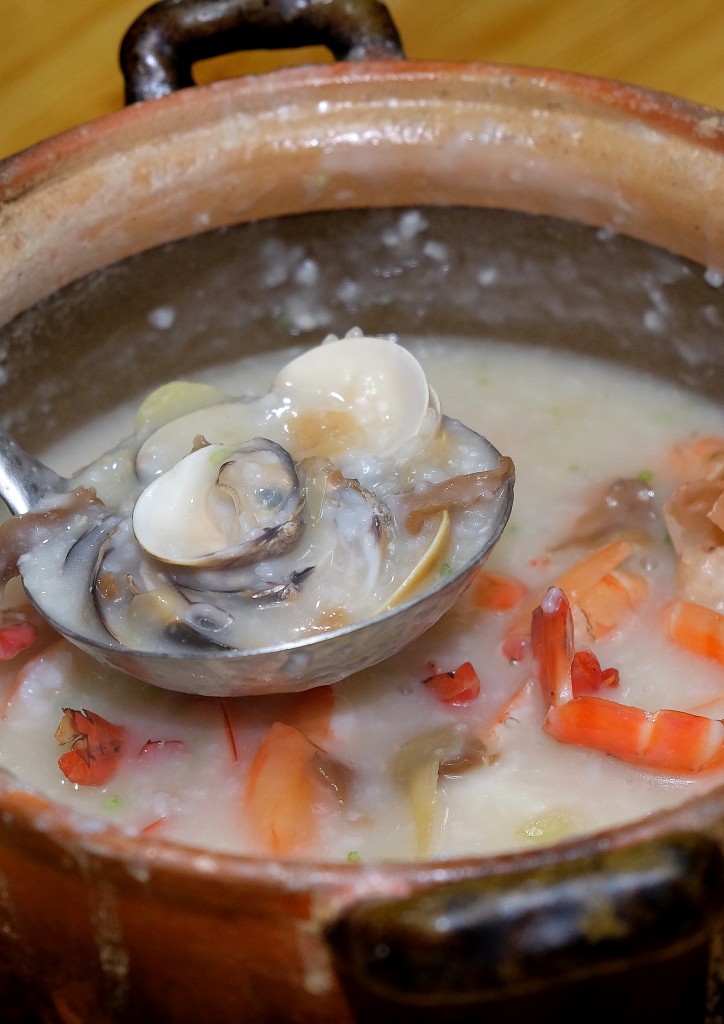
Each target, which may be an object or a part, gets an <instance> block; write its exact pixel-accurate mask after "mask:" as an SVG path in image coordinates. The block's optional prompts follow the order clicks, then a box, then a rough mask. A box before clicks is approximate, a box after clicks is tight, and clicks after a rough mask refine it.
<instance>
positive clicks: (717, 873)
mask: <svg viewBox="0 0 724 1024" xmlns="http://www.w3.org/2000/svg"><path fill="white" fill-rule="evenodd" d="M722 878H723V874H722V855H721V852H720V850H719V847H718V846H717V845H716V844H715V843H714V842H713V841H712V840H709V839H707V838H705V837H703V836H700V835H695V834H693V833H692V834H689V833H677V834H673V835H670V836H667V837H664V838H663V839H661V840H656V841H651V842H648V843H644V844H640V845H636V846H633V847H631V848H628V849H623V850H616V851H612V852H608V853H604V854H601V855H596V856H592V857H587V858H585V859H580V860H572V861H565V860H563V861H560V862H558V863H553V860H552V861H551V863H550V865H548V866H544V867H542V868H540V867H539V868H536V869H533V870H529V871H524V872H516V873H513V874H511V873H503V874H499V875H493V876H488V877H485V878H477V879H475V878H473V879H469V880H463V881H455V882H449V883H444V884H440V885H435V886H432V887H431V888H429V889H425V890H421V891H419V892H418V893H416V894H415V895H412V896H410V897H408V898H404V899H392V900H390V899H386V900H377V901H373V900H370V901H369V902H366V903H360V904H356V905H354V906H353V907H352V908H351V909H349V910H348V911H347V912H346V913H345V914H344V915H343V916H342V917H340V918H339V919H338V920H337V921H335V922H334V924H332V925H331V926H330V928H329V929H328V933H327V938H328V941H329V944H330V947H331V949H332V951H333V958H334V960H335V963H336V966H337V971H338V975H339V977H340V981H341V983H342V985H343V987H344V989H345V992H346V994H347V996H348V999H349V1003H350V1005H351V1007H352V1008H353V1012H354V1015H355V1020H356V1021H358V1022H360V1024H362V1022H364V1024H368V1022H369V1024H384V1022H386V1021H390V1022H392V1021H395V1022H399V1021H403V1020H414V1021H415V1024H426V1022H428V1021H429V1022H430V1024H433V1022H436V1024H437V1022H439V1021H441V1020H444V1021H445V1022H446V1024H451V1022H455V1024H461V1022H468V1021H470V1022H472V1021H476V1022H484V1024H503V1022H504V1024H523V1022H527V1024H530V1021H533V1020H537V1021H548V1020H556V1021H586V1022H589V1021H609V1022H610V1021H615V1022H616V1024H633V1022H634V1021H637V1022H640V1021H642V1020H652V1021H653V1020H655V1021H657V1022H661V1021H670V1022H674V1021H683V1020H686V1021H688V1022H690V1024H691V1022H696V1021H699V1022H703V1020H704V1018H705V1003H706V992H707V973H708V960H709V947H710V944H711V935H712V931H713V929H714V927H715V922H716V918H717V916H719V915H720V913H721V909H722Z"/></svg>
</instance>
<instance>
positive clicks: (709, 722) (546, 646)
mask: <svg viewBox="0 0 724 1024" xmlns="http://www.w3.org/2000/svg"><path fill="white" fill-rule="evenodd" d="M532 638H533V640H532V645H533V652H534V655H535V658H536V661H537V664H538V679H539V681H540V684H541V687H542V689H543V692H544V694H545V696H546V700H548V701H549V707H548V711H547V713H546V717H545V720H544V722H543V729H544V730H545V732H547V733H548V735H549V736H552V737H553V738H554V739H556V740H558V742H559V743H570V744H573V745H575V746H579V747H586V748H588V749H591V750H599V751H601V752H603V753H606V754H611V755H612V756H613V757H616V758H618V759H619V760H621V761H626V762H628V763H630V764H636V765H639V766H641V767H645V768H650V769H653V770H655V771H660V772H667V773H671V774H683V775H690V774H695V773H696V772H701V771H711V770H714V769H718V768H724V721H722V720H718V719H714V718H706V717H704V716H702V715H697V714H692V713H691V712H687V711H667V710H662V711H656V712H653V713H652V712H648V711H644V710H643V709H642V708H638V707H633V706H631V705H627V704H621V703H619V702H617V701H613V700H609V699H607V698H604V697H599V696H597V695H595V694H583V695H581V696H575V695H574V691H573V682H572V677H573V672H572V667H573V662H574V657H575V645H574V636H573V620H572V618H571V611H570V605H569V603H568V598H567V597H566V595H565V593H564V592H563V591H562V590H561V589H560V588H559V587H551V588H550V589H549V590H548V591H547V592H546V593H545V595H544V596H543V599H542V600H541V603H540V605H539V606H538V608H537V609H536V610H535V612H534V613H533V626H532Z"/></svg>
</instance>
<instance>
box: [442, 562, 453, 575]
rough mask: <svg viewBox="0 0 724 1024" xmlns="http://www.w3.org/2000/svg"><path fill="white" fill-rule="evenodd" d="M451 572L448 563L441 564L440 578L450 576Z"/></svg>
mask: <svg viewBox="0 0 724 1024" xmlns="http://www.w3.org/2000/svg"><path fill="white" fill-rule="evenodd" d="M452 571H453V570H452V566H451V565H450V563H449V562H443V563H442V565H441V566H440V575H441V576H452Z"/></svg>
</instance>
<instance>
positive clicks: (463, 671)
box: [423, 661, 480, 705]
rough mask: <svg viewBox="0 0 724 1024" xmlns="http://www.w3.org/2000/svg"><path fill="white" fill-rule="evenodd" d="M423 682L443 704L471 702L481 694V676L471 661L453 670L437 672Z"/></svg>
mask: <svg viewBox="0 0 724 1024" xmlns="http://www.w3.org/2000/svg"><path fill="white" fill-rule="evenodd" d="M423 682H424V684H425V686H427V687H428V689H430V690H432V692H433V693H434V694H435V696H436V697H437V698H438V699H439V700H441V701H442V702H443V704H451V705H458V704H469V703H470V701H473V700H475V698H476V697H478V696H479V695H480V677H479V676H478V673H477V672H476V671H475V669H474V668H473V666H472V665H471V663H470V662H469V661H464V662H463V664H462V665H460V666H459V668H456V669H453V671H452V672H436V673H435V675H434V676H428V678H427V679H424V680H423Z"/></svg>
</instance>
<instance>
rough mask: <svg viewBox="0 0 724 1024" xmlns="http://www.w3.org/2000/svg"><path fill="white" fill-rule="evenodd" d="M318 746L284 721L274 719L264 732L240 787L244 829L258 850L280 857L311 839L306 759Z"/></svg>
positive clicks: (313, 792)
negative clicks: (244, 783)
mask: <svg viewBox="0 0 724 1024" xmlns="http://www.w3.org/2000/svg"><path fill="white" fill-rule="evenodd" d="M318 750H319V748H318V747H317V746H316V745H315V744H314V743H312V742H311V741H310V740H309V739H308V738H307V737H306V736H305V735H304V734H303V733H302V732H300V731H299V729H295V728H293V727H292V726H290V725H285V724H284V723H283V722H274V724H273V725H272V726H271V728H270V729H269V731H268V732H267V733H266V735H265V736H264V739H263V740H262V742H261V744H260V746H259V749H258V750H257V752H256V755H255V757H254V760H253V761H252V763H251V767H250V769H249V774H248V776H247V780H246V787H245V790H244V807H245V811H246V819H247V824H248V828H249V832H250V834H251V836H252V838H253V839H254V841H255V842H256V843H257V844H258V845H259V847H260V848H261V849H262V850H263V851H265V852H268V853H271V854H274V855H277V856H284V855H287V854H291V853H298V852H301V851H303V850H304V849H306V848H307V847H308V846H309V845H310V843H311V842H312V841H313V839H314V837H315V835H316V831H317V825H316V814H315V802H316V799H317V787H316V786H315V783H314V777H313V774H312V770H311V762H312V760H313V758H314V757H315V755H316V754H317V753H318Z"/></svg>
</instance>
